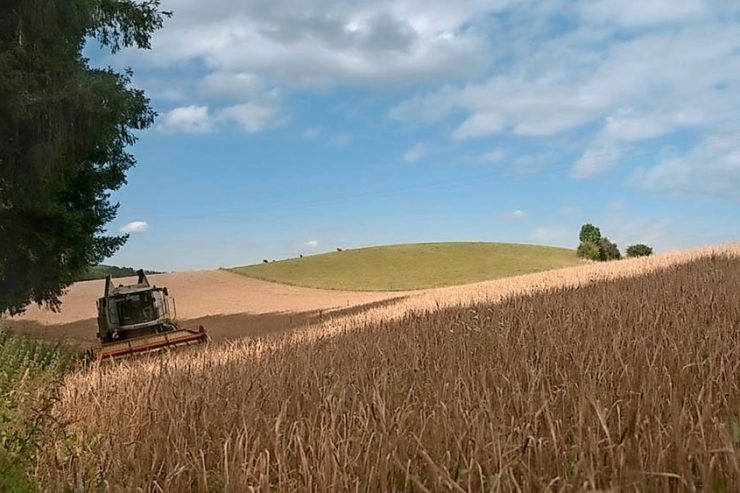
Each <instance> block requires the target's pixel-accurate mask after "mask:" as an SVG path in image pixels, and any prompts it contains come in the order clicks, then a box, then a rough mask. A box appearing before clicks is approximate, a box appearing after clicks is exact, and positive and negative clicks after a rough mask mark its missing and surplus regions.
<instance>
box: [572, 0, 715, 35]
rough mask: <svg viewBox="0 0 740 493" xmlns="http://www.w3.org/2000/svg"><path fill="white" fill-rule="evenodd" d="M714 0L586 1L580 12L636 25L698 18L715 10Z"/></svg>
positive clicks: (590, 17)
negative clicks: (710, 0)
mask: <svg viewBox="0 0 740 493" xmlns="http://www.w3.org/2000/svg"><path fill="white" fill-rule="evenodd" d="M712 3H713V2H708V1H706V0H681V1H678V2H677V1H676V0H619V1H618V2H615V1H612V0H597V1H592V2H584V3H582V4H581V8H580V11H581V14H582V15H583V16H584V18H585V19H586V20H590V21H593V22H597V23H615V24H619V25H621V26H624V27H630V28H634V27H645V26H649V25H655V24H663V23H668V22H679V21H691V20H696V19H697V18H701V17H703V16H705V15H709V14H710V13H711V8H712V7H711V4H712Z"/></svg>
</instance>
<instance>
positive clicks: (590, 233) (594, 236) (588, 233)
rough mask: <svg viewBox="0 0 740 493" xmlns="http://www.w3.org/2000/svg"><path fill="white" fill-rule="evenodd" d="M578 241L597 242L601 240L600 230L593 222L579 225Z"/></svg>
mask: <svg viewBox="0 0 740 493" xmlns="http://www.w3.org/2000/svg"><path fill="white" fill-rule="evenodd" d="M578 239H579V240H580V241H582V242H583V241H590V242H591V243H595V244H597V245H598V244H599V242H600V241H601V230H600V229H599V228H597V227H596V226H594V225H593V224H590V223H587V224H584V225H583V226H581V233H580V234H579V235H578Z"/></svg>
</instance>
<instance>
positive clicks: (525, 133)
mask: <svg viewBox="0 0 740 493" xmlns="http://www.w3.org/2000/svg"><path fill="white" fill-rule="evenodd" d="M668 4H670V6H671V7H665V6H666V5H668ZM522 5H523V7H522V8H521V9H516V8H515V9H513V10H512V12H511V16H512V18H514V19H516V20H517V21H518V22H516V23H513V24H512V23H508V24H506V23H502V22H499V24H496V25H497V26H498V27H501V28H502V36H505V39H506V40H507V42H506V43H500V44H499V45H497V48H498V50H499V53H498V54H497V56H496V58H495V60H496V61H500V62H499V63H498V64H497V65H496V67H495V68H494V70H493V75H491V76H490V77H488V78H487V79H485V80H482V81H471V82H468V83H465V84H462V85H459V86H450V85H448V86H445V87H443V88H441V89H437V90H432V91H431V92H428V93H426V94H418V95H416V96H414V97H412V98H411V99H408V100H406V101H404V102H402V103H400V104H399V105H397V106H396V107H395V108H393V109H392V110H391V112H390V115H391V116H392V117H393V118H395V119H398V120H401V121H405V122H409V123H412V124H435V123H440V122H443V123H444V125H445V127H449V126H450V124H451V122H458V123H457V126H456V127H452V128H453V130H452V131H451V137H452V138H454V139H458V140H463V139H472V138H491V137H507V136H521V137H525V138H529V139H531V142H532V143H533V145H537V144H538V143H542V142H547V139H548V138H549V139H553V138H563V140H564V141H566V142H567V143H568V145H571V146H573V147H574V148H573V150H574V151H577V152H578V151H580V154H581V155H580V157H579V158H578V159H577V161H576V163H574V166H573V169H572V174H573V175H574V176H576V177H593V176H598V175H600V174H603V173H604V172H606V171H608V170H610V169H612V168H613V167H615V166H617V165H619V164H620V163H621V162H623V161H624V160H625V159H627V158H629V157H632V156H635V155H636V154H639V155H647V154H648V151H646V149H647V146H649V145H651V142H653V141H654V140H655V139H660V138H663V137H667V136H671V135H673V134H677V133H678V132H683V131H691V132H697V131H702V132H703V131H710V132H713V131H714V129H717V128H730V129H738V128H740V83H739V82H740V22H737V17H735V18H734V19H735V20H734V21H733V20H731V19H733V17H732V16H731V15H729V14H731V13H733V12H734V13H738V11H739V8H740V4H739V5H738V6H729V5H728V3H726V2H724V3H723V2H715V1H711V0H707V1H705V2H698V1H687V2H685V3H682V5H681V6H676V5H675V2H668V0H648V1H646V2H643V1H642V0H640V1H637V0H629V1H627V2H625V3H622V2H590V3H585V2H571V3H567V4H565V3H563V4H558V5H560V7H559V8H560V9H561V12H560V15H562V16H565V17H568V16H572V17H575V20H578V17H579V16H580V20H581V23H580V25H579V27H577V28H575V29H573V30H570V31H568V30H566V31H563V30H562V29H560V30H559V31H557V30H556V31H553V30H551V31H549V32H548V31H547V28H548V27H551V25H550V22H552V19H548V18H543V17H541V16H540V14H541V13H542V12H541V9H542V8H544V7H542V4H539V3H533V2H527V3H526V5H525V4H524V3H523V4H522ZM584 6H590V7H584ZM664 7H665V8H664ZM584 9H585V10H584ZM526 10H531V11H532V12H533V13H528V12H526ZM613 11H619V12H620V15H621V16H622V18H620V19H617V20H616V21H615V22H610V21H608V19H609V18H611V17H610V16H612V14H613ZM615 15H616V14H615ZM722 16H724V17H725V19H724V20H721V21H720V20H718V19H719V18H720V17H722ZM679 19H680V20H681V22H678V20H679ZM683 21H685V22H683ZM497 22H498V21H497ZM605 23H606V24H608V25H605ZM666 23H668V24H666ZM664 24H665V26H664ZM635 26H640V28H639V29H632V28H633V27H635ZM553 32H555V33H558V34H555V35H553ZM493 36H494V41H495V36H496V34H495V33H494V34H493ZM594 129H595V130H594ZM590 134H591V135H592V137H591V138H588V136H589V135H590ZM568 136H570V138H568ZM583 136H586V139H585V140H584V137H583ZM579 148H580V149H579Z"/></svg>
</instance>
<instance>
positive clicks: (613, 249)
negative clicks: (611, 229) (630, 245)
mask: <svg viewBox="0 0 740 493" xmlns="http://www.w3.org/2000/svg"><path fill="white" fill-rule="evenodd" d="M599 250H600V252H599V253H600V257H601V260H605V261H609V260H619V259H621V258H622V254H621V253H620V252H619V248H618V247H617V244H616V243H612V242H611V241H609V238H602V239H601V241H600V242H599Z"/></svg>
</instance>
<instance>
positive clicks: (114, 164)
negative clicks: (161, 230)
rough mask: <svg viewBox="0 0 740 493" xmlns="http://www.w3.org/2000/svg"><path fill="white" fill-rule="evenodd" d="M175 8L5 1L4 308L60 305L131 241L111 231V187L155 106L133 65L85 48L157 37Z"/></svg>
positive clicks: (1, 95) (0, 237)
mask: <svg viewBox="0 0 740 493" xmlns="http://www.w3.org/2000/svg"><path fill="white" fill-rule="evenodd" d="M166 15H168V14H167V13H166V12H162V11H161V10H160V8H159V0H148V1H134V0H3V1H2V2H0V314H2V313H4V312H5V313H11V314H14V313H19V312H21V311H23V309H24V307H26V306H27V305H28V304H29V303H30V302H36V303H39V304H46V305H47V306H49V307H51V308H52V309H56V308H58V307H59V304H60V303H59V296H60V295H61V293H62V291H63V289H64V288H65V287H66V286H68V285H69V284H70V283H71V282H72V280H73V279H74V278H75V277H76V276H77V275H79V274H80V273H81V272H83V271H84V270H85V269H86V267H87V266H88V265H91V264H96V263H99V262H100V261H102V260H103V259H104V258H105V257H108V256H110V255H111V254H112V253H113V252H115V251H116V250H117V249H118V248H119V247H120V246H121V245H122V244H123V243H124V242H125V241H126V237H125V236H115V235H108V234H106V232H105V224H106V223H108V222H109V221H111V220H112V219H113V218H114V217H115V215H116V210H117V204H112V203H111V202H110V199H109V196H110V191H112V190H116V189H118V188H119V187H121V186H122V185H123V184H125V183H126V172H127V170H128V169H130V168H131V167H132V166H133V165H134V164H135V160H134V158H133V156H131V154H129V153H128V152H127V149H128V147H129V146H130V145H131V144H133V143H134V142H135V141H136V137H135V135H134V133H133V132H134V131H135V130H140V129H144V128H146V127H148V126H150V125H151V124H152V122H153V120H154V116H155V113H154V112H153V111H152V109H151V107H150V106H149V100H148V99H147V98H146V97H145V95H144V93H143V92H142V91H140V90H138V89H136V88H134V87H132V85H131V72H130V71H125V72H123V73H119V72H116V71H114V70H113V69H111V68H93V67H91V66H90V64H89V62H88V60H87V59H86V58H85V57H84V56H83V48H84V46H85V44H86V43H87V42H97V43H99V44H101V45H102V46H104V47H107V48H108V49H109V50H110V51H112V52H115V51H117V50H119V49H122V48H126V47H137V48H149V46H150V38H151V35H152V33H153V32H154V31H156V30H157V29H159V28H160V27H161V26H162V21H163V17H164V16H166Z"/></svg>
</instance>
